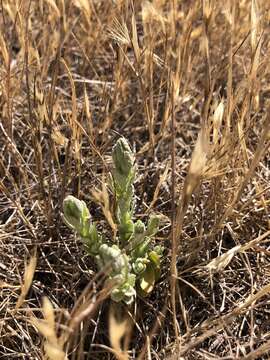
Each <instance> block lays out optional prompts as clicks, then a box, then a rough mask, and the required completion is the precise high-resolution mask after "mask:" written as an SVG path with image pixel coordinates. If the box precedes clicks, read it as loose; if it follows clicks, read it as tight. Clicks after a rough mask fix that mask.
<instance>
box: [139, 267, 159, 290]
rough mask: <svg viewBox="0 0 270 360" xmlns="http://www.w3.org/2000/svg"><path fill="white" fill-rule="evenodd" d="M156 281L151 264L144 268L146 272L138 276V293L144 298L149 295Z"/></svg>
mask: <svg viewBox="0 0 270 360" xmlns="http://www.w3.org/2000/svg"><path fill="white" fill-rule="evenodd" d="M155 281H156V275H155V269H154V267H153V265H152V264H151V263H149V264H148V265H147V267H146V270H145V271H144V272H143V273H142V274H141V275H140V278H139V289H138V290H139V293H140V295H141V296H143V297H145V296H147V295H149V294H150V293H151V291H152V290H153V288H154V285H155Z"/></svg>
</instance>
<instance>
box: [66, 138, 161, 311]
mask: <svg viewBox="0 0 270 360" xmlns="http://www.w3.org/2000/svg"><path fill="white" fill-rule="evenodd" d="M112 160H113V165H114V167H113V170H112V179H111V186H112V191H113V194H114V198H115V214H114V216H115V222H116V224H117V238H116V243H115V242H114V241H109V242H108V241H106V240H105V239H104V237H103V236H102V235H101V234H100V233H99V232H98V231H97V228H96V225H95V223H93V222H91V217H90V213H89V210H88V208H87V206H86V204H85V202H84V201H80V200H78V199H77V198H75V197H74V196H71V195H69V196H67V197H66V198H65V200H64V204H63V208H64V220H65V223H66V224H67V225H68V226H69V227H70V228H71V229H73V230H74V231H75V232H76V233H77V234H78V235H79V236H80V237H81V239H82V241H83V242H84V244H85V248H86V250H87V252H88V253H89V254H90V255H91V256H93V257H95V259H96V262H97V265H98V266H99V268H100V269H104V268H108V269H109V270H108V279H107V282H109V283H110V284H112V292H111V298H112V300H114V301H117V302H118V301H124V302H125V303H126V304H131V303H132V302H133V301H134V298H135V296H136V290H137V291H138V293H139V294H140V295H142V296H146V295H148V294H149V293H150V292H151V291H152V290H153V287H154V284H155V282H156V281H157V280H158V278H159V276H160V259H161V257H162V253H163V248H162V247H161V246H155V247H153V245H152V242H153V241H152V240H153V237H154V236H155V235H156V233H157V232H158V229H159V218H158V216H156V215H152V216H151V217H150V218H149V220H148V223H147V226H145V224H144V223H143V222H142V221H141V220H137V221H136V222H135V221H134V208H135V191H134V180H135V176H136V164H135V157H134V154H133V152H132V151H131V149H130V147H129V144H128V142H127V140H126V139H124V138H120V139H119V140H118V141H117V142H116V144H115V146H114V147H113V150H112ZM135 289H136V290H135Z"/></svg>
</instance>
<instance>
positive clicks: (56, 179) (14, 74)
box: [0, 0, 270, 359]
mask: <svg viewBox="0 0 270 360" xmlns="http://www.w3.org/2000/svg"><path fill="white" fill-rule="evenodd" d="M0 8H1V15H0V23H1V29H2V31H1V34H0V77H1V85H0V108H1V121H0V251H1V256H0V275H1V279H0V285H1V286H0V297H1V307H0V309H1V310H0V311H1V321H0V324H1V326H0V356H1V357H3V358H6V359H41V358H43V356H45V355H44V346H43V345H44V341H45V344H47V345H46V346H45V350H46V349H47V350H48V344H51V345H52V348H53V349H55V346H56V345H57V346H56V348H57V350H56V351H60V353H61V356H64V357H65V356H66V357H68V358H69V359H87V358H95V359H103V358H104V359H105V358H106V359H108V358H113V357H114V356H120V358H121V356H122V358H128V357H129V358H131V359H132V358H139V359H144V358H146V359H163V358H164V359H165V358H176V359H180V358H181V357H182V358H185V359H218V358H226V359H267V358H268V353H269V349H270V348H269V332H270V325H269V260H268V258H269V226H270V220H269V199H270V196H269V194H270V191H269V178H270V177H269V144H270V137H269V131H270V130H269V85H268V82H269V78H270V69H269V61H268V58H269V29H268V26H267V25H268V22H269V8H268V3H267V2H265V1H262V0H242V1H237V2H236V1H227V2H214V1H208V0H203V1H199V0H196V1H193V2H191V1H187V0H184V1H181V2H180V1H179V2H178V1H174V0H172V1H164V0H153V1H151V2H150V1H120V0H118V1H106V2H105V1H104V2H98V1H93V0H90V1H83V0H80V1H72V0H70V1H63V0H59V1H58V0H50V1H48V0H47V1H41V0H40V1H29V0H20V1H17V0H14V1H8V0H3V1H2V2H1V4H0ZM119 134H120V135H121V136H125V137H126V138H128V139H129V141H130V143H131V144H133V145H134V147H136V150H137V151H136V153H137V162H138V164H139V173H140V174H142V175H141V176H140V177H139V178H138V180H137V184H136V189H137V197H138V199H137V209H136V213H137V214H139V217H140V218H142V219H144V217H145V216H147V215H148V214H149V212H150V210H153V211H155V212H156V213H160V214H161V215H163V218H164V219H165V221H164V229H163V230H162V231H161V232H160V233H159V239H158V240H159V241H160V242H162V243H163V244H164V245H165V246H166V251H167V255H168V256H167V257H166V259H165V261H164V263H163V265H162V266H163V272H162V277H161V280H160V282H159V284H158V286H157V288H156V290H155V291H154V293H153V294H152V295H151V297H149V298H146V299H140V298H137V301H136V306H134V307H133V308H123V309H120V310H122V311H123V313H124V314H125V316H123V317H122V319H126V318H128V319H130V321H131V322H132V323H133V326H132V331H131V333H130V328H131V327H130V325H128V326H127V332H128V334H129V335H128V337H127V338H126V340H123V339H122V340H120V335H121V334H122V333H123V329H124V326H123V325H120V326H119V329H118V330H119V338H118V339H115V340H113V337H112V336H111V342H110V334H109V329H110V324H111V329H112V323H113V324H114V325H115V324H117V323H116V322H112V320H111V323H110V321H108V318H109V315H108V313H109V311H108V308H109V301H108V300H107V290H108V289H103V287H102V286H103V275H102V274H97V273H96V268H95V266H94V264H92V263H91V259H89V258H87V257H85V255H84V254H83V252H82V250H81V247H80V246H79V244H78V240H77V239H74V237H73V235H72V234H71V233H70V232H68V231H67V230H66V228H65V226H64V225H63V224H62V220H61V211H62V209H61V204H62V201H63V199H64V197H65V195H66V194H68V193H72V194H74V195H76V196H78V197H80V198H82V199H83V200H85V201H86V202H87V204H88V205H89V206H90V211H91V214H93V217H94V218H95V221H96V222H97V223H99V224H100V225H101V226H103V227H104V217H103V212H102V208H101V207H100V206H98V205H96V204H95V203H94V201H93V199H92V197H91V193H92V191H91V190H92V189H94V188H102V183H103V174H104V172H107V171H109V169H110V166H111V164H109V160H108V159H109V156H108V155H109V154H110V149H111V147H112V144H113V143H114V142H115V140H116V139H117V138H118V136H119ZM108 196H110V194H108ZM35 249H37V253H36V257H34V258H33V259H35V261H36V264H35V261H34V260H32V262H31V263H30V264H32V265H31V266H27V267H26V268H25V261H26V263H28V264H29V260H28V259H31V257H32V255H33V250H34V251H35ZM26 259H27V260H26ZM29 269H30V270H31V271H30V270H29ZM170 269H171V270H170ZM22 279H24V280H22ZM31 283H32V285H31V286H30V284H31ZM44 296H47V297H48V298H49V299H50V303H49V302H48V301H47V300H46V304H47V305H46V304H45V308H46V309H47V310H44V306H43V310H44V316H45V318H46V320H45V321H47V323H51V325H52V324H53V326H51V327H50V329H54V336H53V337H50V340H49V337H48V336H47V340H44V337H43V336H42V333H43V334H44V335H46V334H45V333H44V331H42V329H40V330H41V333H40V332H38V330H37V328H36V327H35V326H34V325H33V323H31V322H30V321H29V320H30V319H31V318H33V317H35V318H36V319H39V320H35V321H36V324H35V325H37V324H40V321H42V320H41V319H42V318H43V314H42V312H41V309H42V304H41V299H42V298H43V297H44ZM52 306H53V308H54V310H52ZM126 324H129V322H126ZM37 327H38V325H37ZM116 327H118V325H116ZM43 330H44V329H43ZM111 332H112V330H111ZM63 334H65V337H64V340H63V338H61V336H64V335H63ZM47 335H48V334H47ZM45 338H46V336H45ZM59 339H61V346H60V347H59V341H60V340H59ZM46 341H47V343H46ZM123 342H124V343H125V344H123ZM49 347H50V345H49ZM113 347H114V349H113ZM47 355H49V353H48V351H47ZM58 358H59V357H58Z"/></svg>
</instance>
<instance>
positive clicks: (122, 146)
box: [112, 138, 135, 176]
mask: <svg viewBox="0 0 270 360" xmlns="http://www.w3.org/2000/svg"><path fill="white" fill-rule="evenodd" d="M112 158H113V162H114V166H115V170H116V171H117V172H118V173H119V174H121V175H123V176H128V175H129V173H130V171H131V169H132V168H133V164H134V161H135V158H134V154H133V152H132V151H131V149H130V147H129V144H128V142H127V140H126V139H124V138H120V139H119V140H118V141H117V142H116V144H115V145H114V147H113V149H112Z"/></svg>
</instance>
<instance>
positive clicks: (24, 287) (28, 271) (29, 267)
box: [16, 253, 37, 309]
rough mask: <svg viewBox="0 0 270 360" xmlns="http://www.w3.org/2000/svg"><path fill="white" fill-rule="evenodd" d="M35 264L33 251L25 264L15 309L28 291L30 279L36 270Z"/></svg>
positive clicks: (35, 259) (21, 302) (20, 304)
mask: <svg viewBox="0 0 270 360" xmlns="http://www.w3.org/2000/svg"><path fill="white" fill-rule="evenodd" d="M36 266H37V255H36V253H35V254H34V255H33V256H32V257H31V259H30V261H29V263H28V264H26V265H25V271H24V276H23V281H22V284H21V294H20V296H19V298H18V300H17V303H16V309H19V308H20V307H21V306H22V304H23V303H24V300H25V298H26V295H27V294H28V291H29V289H30V287H31V285H32V281H33V278H34V274H35V271H36Z"/></svg>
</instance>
